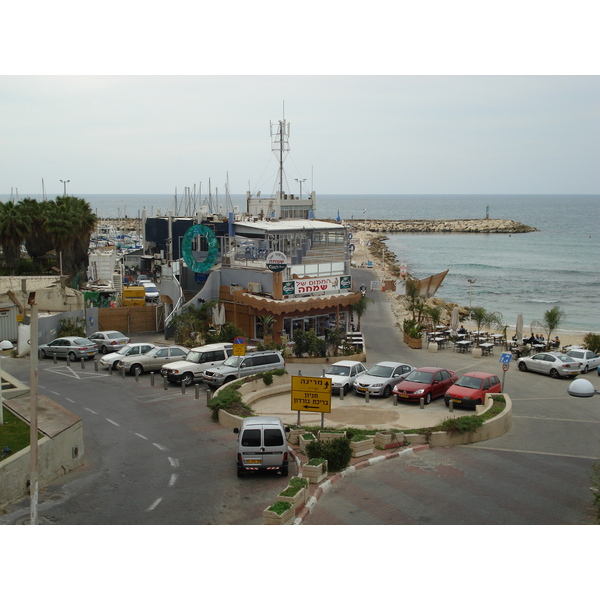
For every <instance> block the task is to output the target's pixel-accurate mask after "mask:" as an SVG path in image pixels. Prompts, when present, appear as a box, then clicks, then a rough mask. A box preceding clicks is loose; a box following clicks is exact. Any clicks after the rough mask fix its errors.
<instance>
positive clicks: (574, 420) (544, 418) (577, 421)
mask: <svg viewBox="0 0 600 600" xmlns="http://www.w3.org/2000/svg"><path fill="white" fill-rule="evenodd" d="M512 417H513V419H541V420H543V421H570V422H572V423H600V421H590V420H587V419H559V418H557V417H542V416H541V415H540V416H538V417H536V416H534V417H529V416H526V415H513V416H512Z"/></svg>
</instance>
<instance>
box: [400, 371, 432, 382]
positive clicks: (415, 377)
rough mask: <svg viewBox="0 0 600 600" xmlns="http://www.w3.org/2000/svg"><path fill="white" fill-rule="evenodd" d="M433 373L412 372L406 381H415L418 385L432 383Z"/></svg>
mask: <svg viewBox="0 0 600 600" xmlns="http://www.w3.org/2000/svg"><path fill="white" fill-rule="evenodd" d="M432 380H433V373H427V371H411V372H410V373H409V374H408V376H407V377H406V379H405V380H404V381H415V382H416V383H431V381H432Z"/></svg>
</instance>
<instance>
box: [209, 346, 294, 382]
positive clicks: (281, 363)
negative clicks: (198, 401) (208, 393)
mask: <svg viewBox="0 0 600 600" xmlns="http://www.w3.org/2000/svg"><path fill="white" fill-rule="evenodd" d="M284 368H285V360H284V359H283V356H281V352H278V351H277V350H265V351H264V352H252V353H251V354H248V355H247V356H230V357H229V358H228V359H227V360H226V361H225V362H224V363H223V364H222V365H221V366H220V367H216V368H214V369H207V370H206V371H204V381H206V383H208V385H209V386H210V387H211V388H213V389H214V388H218V387H219V386H221V385H223V384H224V383H229V382H230V381H233V380H234V379H237V378H238V377H240V378H242V377H246V376H247V375H255V374H256V373H263V372H264V371H273V370H274V369H284Z"/></svg>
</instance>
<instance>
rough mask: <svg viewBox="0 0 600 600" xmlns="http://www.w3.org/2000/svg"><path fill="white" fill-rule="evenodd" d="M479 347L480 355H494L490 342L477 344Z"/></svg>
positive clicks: (492, 345)
mask: <svg viewBox="0 0 600 600" xmlns="http://www.w3.org/2000/svg"><path fill="white" fill-rule="evenodd" d="M479 347H480V348H481V353H482V354H487V355H488V356H489V355H490V354H494V344H492V342H486V343H484V344H479Z"/></svg>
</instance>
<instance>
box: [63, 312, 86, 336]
mask: <svg viewBox="0 0 600 600" xmlns="http://www.w3.org/2000/svg"><path fill="white" fill-rule="evenodd" d="M70 335H78V336H80V337H85V319H83V318H82V317H75V318H74V319H61V321H60V323H59V325H58V332H57V337H65V336H70Z"/></svg>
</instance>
